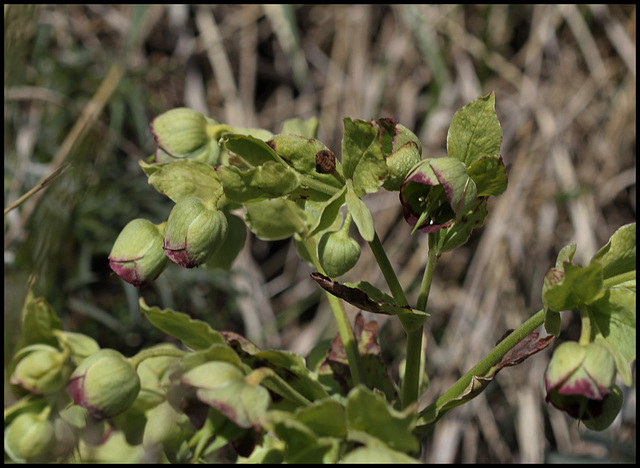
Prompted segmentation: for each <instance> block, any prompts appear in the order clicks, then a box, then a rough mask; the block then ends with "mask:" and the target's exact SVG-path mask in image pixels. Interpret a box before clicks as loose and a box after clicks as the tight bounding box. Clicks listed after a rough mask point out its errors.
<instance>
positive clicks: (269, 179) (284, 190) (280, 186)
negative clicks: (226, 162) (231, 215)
mask: <svg viewBox="0 0 640 468" xmlns="http://www.w3.org/2000/svg"><path fill="white" fill-rule="evenodd" d="M218 176H219V178H220V181H221V182H222V187H223V189H224V194H225V195H226V196H227V198H229V199H230V200H233V201H236V202H239V203H254V202H258V201H262V200H267V199H270V198H278V197H281V196H283V195H286V194H288V193H291V192H293V191H294V190H295V189H296V188H298V186H299V185H300V180H299V178H298V174H297V173H296V172H295V171H294V170H293V169H291V168H290V167H289V166H287V165H285V164H282V163H279V162H275V161H267V162H265V163H264V164H262V165H260V166H257V167H252V168H250V169H247V170H242V169H239V168H238V167H235V166H220V167H219V169H218Z"/></svg>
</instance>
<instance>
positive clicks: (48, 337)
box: [18, 291, 62, 347]
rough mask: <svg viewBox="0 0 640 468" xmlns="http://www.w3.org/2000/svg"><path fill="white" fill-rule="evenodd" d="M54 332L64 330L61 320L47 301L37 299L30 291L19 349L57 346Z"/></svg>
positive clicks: (23, 313) (24, 313)
mask: <svg viewBox="0 0 640 468" xmlns="http://www.w3.org/2000/svg"><path fill="white" fill-rule="evenodd" d="M54 330H62V322H61V321H60V318H59V317H58V316H57V315H56V313H55V311H54V310H53V308H52V307H51V306H50V305H49V303H48V302H47V301H46V300H45V299H43V298H35V297H33V293H32V292H31V291H29V293H28V294H27V298H26V300H25V304H24V306H23V308H22V336H21V339H20V341H19V345H18V347H23V346H27V345H30V344H34V343H44V344H50V345H51V346H57V345H58V340H57V339H56V338H55V336H54V334H53V331H54Z"/></svg>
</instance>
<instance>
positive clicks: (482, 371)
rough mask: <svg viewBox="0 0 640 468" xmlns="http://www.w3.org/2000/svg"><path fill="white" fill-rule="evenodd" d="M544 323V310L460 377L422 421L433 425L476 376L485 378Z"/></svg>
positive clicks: (423, 415) (434, 403)
mask: <svg viewBox="0 0 640 468" xmlns="http://www.w3.org/2000/svg"><path fill="white" fill-rule="evenodd" d="M543 323H544V310H540V311H538V312H537V313H536V314H535V315H534V316H532V317H531V318H530V319H529V320H527V321H526V322H524V323H523V324H522V325H520V327H519V328H518V329H516V330H514V331H513V332H511V334H510V335H509V336H507V337H506V338H505V339H504V340H502V341H501V342H500V343H498V344H497V345H496V347H495V348H493V349H492V350H491V351H490V352H489V354H487V355H486V356H485V357H484V358H482V360H481V361H480V362H478V363H477V364H476V365H475V366H473V367H472V368H471V370H469V372H467V373H466V374H464V375H463V376H462V377H460V378H459V379H458V380H457V381H456V383H454V384H453V385H452V386H451V387H449V389H448V390H447V391H446V392H444V393H443V394H442V395H441V396H440V397H439V398H438V399H437V400H436V401H434V402H433V403H431V404H430V405H429V406H427V407H426V408H425V409H424V410H422V411H421V412H420V414H419V417H420V419H422V420H423V421H427V423H433V422H434V421H435V419H436V418H437V416H438V413H439V412H440V409H441V408H442V406H443V405H445V404H446V403H448V402H450V401H452V400H454V399H455V398H458V397H459V396H460V395H461V394H462V393H464V391H465V390H466V389H467V387H468V386H469V384H470V382H471V379H472V378H473V377H475V376H484V375H487V374H488V373H489V371H490V370H491V368H492V367H493V366H495V365H496V364H497V363H498V362H500V359H502V357H503V356H504V355H505V354H507V352H509V351H510V350H511V349H512V348H513V347H514V346H516V345H517V344H518V343H520V342H521V341H522V340H524V339H525V338H526V337H527V336H529V335H530V334H531V333H532V332H533V331H535V329H536V328H538V327H539V326H540V325H542V324H543Z"/></svg>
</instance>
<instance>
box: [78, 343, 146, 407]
mask: <svg viewBox="0 0 640 468" xmlns="http://www.w3.org/2000/svg"><path fill="white" fill-rule="evenodd" d="M139 391H140V379H139V378H138V374H137V373H136V371H135V369H134V368H133V367H132V366H131V364H130V363H129V361H128V360H127V359H126V358H125V357H124V356H123V355H122V354H120V353H119V352H117V351H115V350H113V349H102V350H100V351H98V352H96V353H94V354H92V355H91V356H89V357H88V358H86V359H85V360H84V361H82V362H81V363H80V365H79V366H78V367H77V368H76V370H75V371H74V372H73V374H71V377H70V378H69V383H68V384H67V392H68V393H69V395H71V398H73V400H74V401H75V402H76V404H77V405H79V406H82V407H83V408H86V409H87V410H88V411H89V413H90V414H91V415H92V416H93V417H95V418H96V419H106V418H111V417H113V416H115V415H117V414H119V413H122V412H123V411H124V410H126V409H127V408H129V406H131V404H133V402H134V401H135V399H136V397H137V396H138V392H139Z"/></svg>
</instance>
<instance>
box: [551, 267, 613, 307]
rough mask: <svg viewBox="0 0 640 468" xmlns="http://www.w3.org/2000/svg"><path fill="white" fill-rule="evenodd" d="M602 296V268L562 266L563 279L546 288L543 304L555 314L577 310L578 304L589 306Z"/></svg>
mask: <svg viewBox="0 0 640 468" xmlns="http://www.w3.org/2000/svg"><path fill="white" fill-rule="evenodd" d="M600 295H602V266H601V265H600V264H598V263H592V264H590V265H588V266H586V267H578V266H575V265H573V264H571V263H565V264H564V277H563V278H562V279H561V280H560V281H558V282H556V283H555V284H553V285H552V286H550V287H548V288H547V290H546V292H545V294H544V297H543V302H544V303H545V305H546V306H547V307H549V308H551V309H553V310H555V311H557V312H561V311H563V310H571V309H575V308H577V307H578V306H579V305H580V304H590V303H591V302H593V301H594V300H595V299H596V298H598V297H599V296H600Z"/></svg>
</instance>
